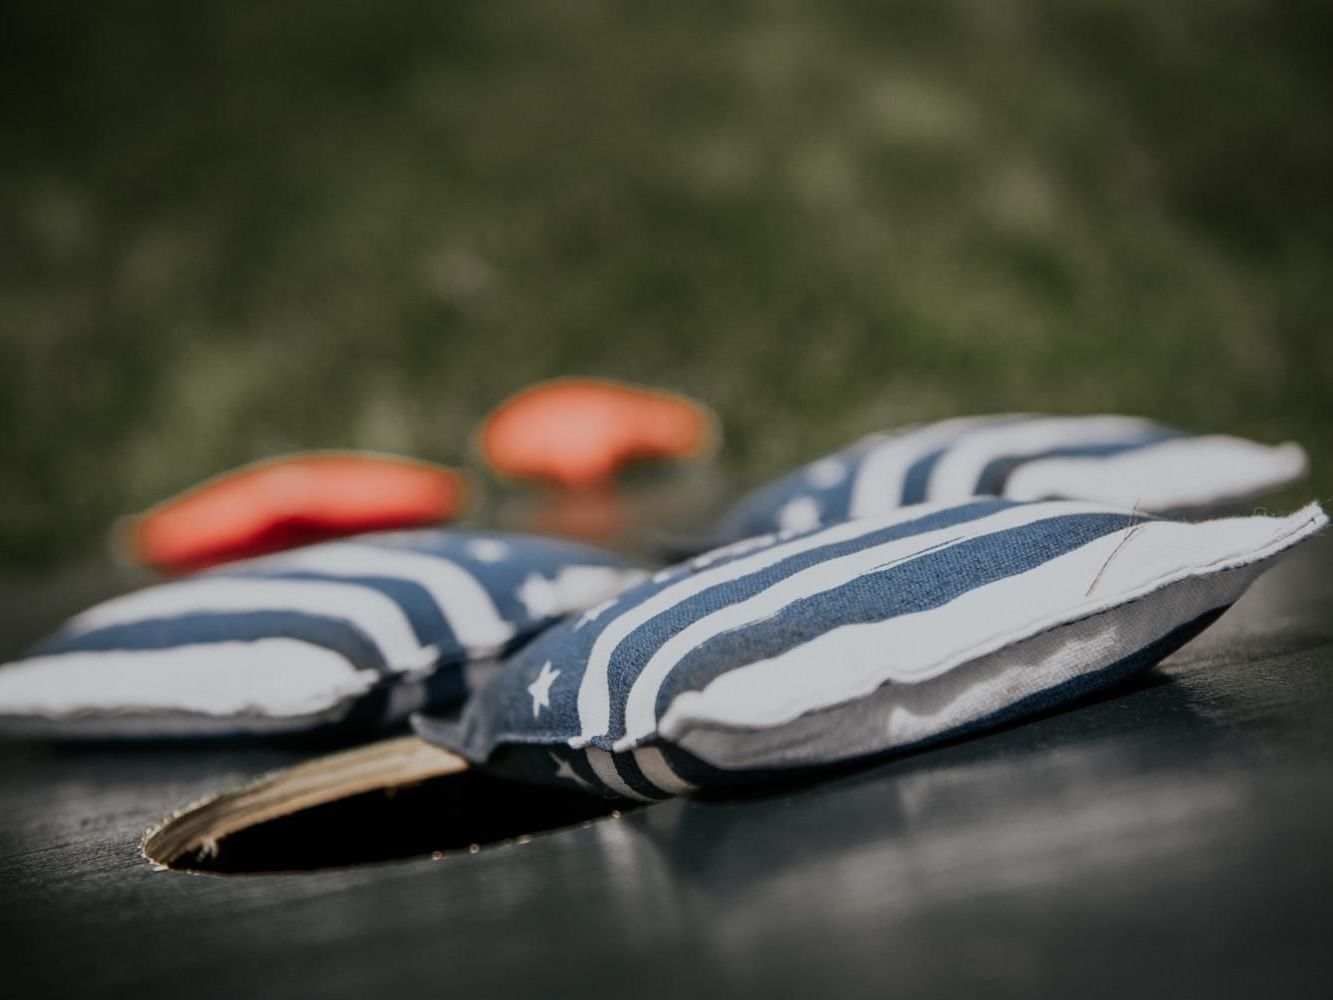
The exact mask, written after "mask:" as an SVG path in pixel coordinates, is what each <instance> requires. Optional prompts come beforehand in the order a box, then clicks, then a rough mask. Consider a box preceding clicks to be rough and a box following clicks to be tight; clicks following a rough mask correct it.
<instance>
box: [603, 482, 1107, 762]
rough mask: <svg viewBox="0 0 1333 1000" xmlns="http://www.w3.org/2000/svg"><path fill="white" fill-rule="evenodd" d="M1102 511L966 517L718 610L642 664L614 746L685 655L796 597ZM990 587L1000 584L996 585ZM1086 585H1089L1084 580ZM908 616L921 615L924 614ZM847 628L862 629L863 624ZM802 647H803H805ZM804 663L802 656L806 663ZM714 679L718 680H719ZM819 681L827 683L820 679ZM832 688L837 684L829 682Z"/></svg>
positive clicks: (651, 719) (645, 722)
mask: <svg viewBox="0 0 1333 1000" xmlns="http://www.w3.org/2000/svg"><path fill="white" fill-rule="evenodd" d="M1103 512H1105V508H1104V507H1102V506H1101V505H1093V504H1066V503H1062V504H1033V505H1031V506H1026V507H1009V508H1007V509H1005V510H1001V511H999V512H998V513H995V514H992V515H990V516H989V517H984V518H979V519H977V520H974V521H964V522H962V523H961V524H954V525H949V526H948V527H944V528H939V529H937V530H935V531H927V532H924V533H922V534H919V535H911V536H909V537H907V538H900V539H897V540H895V541H891V542H885V543H884V544H882V545H878V546H875V547H873V548H866V549H860V550H858V551H856V552H852V553H850V554H848V555H845V556H841V557H839V558H837V559H829V560H826V561H824V562H821V563H817V564H815V565H814V566H811V567H809V568H808V569H804V570H802V571H801V572H799V573H794V574H792V575H790V576H788V577H785V578H784V579H782V580H780V581H779V582H777V583H775V584H773V586H771V587H769V588H768V589H766V590H763V591H761V592H760V593H758V594H756V595H754V596H753V597H750V598H748V599H746V600H744V601H740V602H738V603H736V604H731V605H728V606H727V607H724V608H720V609H718V610H717V611H715V612H713V613H712V614H710V615H707V616H705V617H703V618H700V619H699V620H697V621H695V622H692V623H691V624H690V625H688V626H687V627H685V628H683V629H681V631H679V632H677V633H676V634H675V635H673V636H672V637H671V638H670V639H668V640H667V641H666V642H664V643H663V644H662V645H661V647H660V648H659V649H658V650H657V651H656V652H655V653H653V655H652V657H650V658H649V660H648V662H647V663H646V664H644V667H643V670H642V671H640V673H639V676H638V677H637V678H636V679H635V681H634V684H633V686H632V687H631V688H630V692H629V697H628V698H627V699H626V703H625V735H624V736H623V737H621V738H620V739H618V740H617V741H616V743H615V744H614V746H615V749H616V750H622V749H627V748H628V747H630V746H633V745H634V744H635V743H636V742H637V741H638V740H640V739H642V738H644V737H645V736H648V735H649V734H651V733H652V732H653V730H654V729H656V727H657V696H658V692H659V691H660V690H661V687H662V683H663V682H664V681H665V680H666V678H667V677H668V676H669V675H670V674H671V671H672V670H673V669H674V668H675V667H676V665H677V664H678V663H679V662H680V661H681V659H683V658H684V657H685V656H686V655H687V654H689V653H690V652H692V651H693V650H695V649H697V648H698V647H699V646H701V645H703V644H704V643H705V642H707V641H709V640H710V639H713V638H714V637H716V636H719V635H721V634H722V633H724V632H730V631H733V630H735V629H739V628H744V627H745V626H747V625H751V624H753V623H755V622H757V621H761V620H762V619H764V618H768V617H771V616H772V615H774V614H777V613H778V612H780V611H781V610H782V609H783V608H784V607H786V606H787V605H788V604H791V603H792V602H793V601H799V600H803V599H805V598H808V597H812V596H814V595H815V594H818V593H822V592H823V591H826V590H831V589H833V588H835V587H841V586H843V585H844V584H846V583H849V582H851V581H852V580H855V579H857V578H858V577H861V576H865V575H868V574H871V573H878V572H881V571H882V570H884V569H885V568H886V567H887V566H889V565H891V564H893V563H896V562H900V561H907V560H910V559H914V558H916V557H918V556H921V555H924V554H925V553H927V552H930V551H932V550H937V549H939V548H940V547H941V546H945V547H947V546H951V545H954V544H957V543H960V542H963V541H966V540H968V539H974V538H979V537H982V536H985V535H990V534H993V533H995V532H997V531H1004V530H1005V529H1008V528H1017V527H1023V526H1026V525H1030V524H1033V523H1035V522H1038V521H1044V520H1048V519H1050V518H1052V517H1062V516H1068V515H1070V514H1086V513H1103ZM1100 558H1101V559H1103V560H1104V559H1105V558H1106V556H1105V553H1103V554H1102V555H1101V556H1100ZM1015 579H1017V578H1016V577H1008V578H1006V579H1004V580H1001V581H999V583H998V586H1000V587H1006V586H1009V585H1011V584H1012V583H1013V582H1014V580H1015ZM1089 579H1090V577H1089ZM992 586H996V585H995V584H992ZM1083 586H1084V587H1085V588H1086V587H1087V582H1086V581H1085V582H1084V584H1083ZM982 589H989V588H982ZM1080 593H1081V591H1080ZM933 613H936V612H923V613H922V614H924V615H930V614H933ZM910 617H920V615H918V616H910ZM896 620H897V619H896ZM849 627H852V628H862V627H865V626H849ZM842 631H844V629H837V630H835V631H834V632H832V633H829V634H830V635H836V634H838V633H840V632H842ZM942 637H943V638H951V633H947V632H946V633H945V634H944V635H943V636H942ZM824 638H825V637H823V636H821V637H820V639H816V640H813V641H812V642H811V643H808V644H807V646H813V645H815V644H817V643H819V642H821V641H823V639H824ZM798 648H800V649H804V648H806V646H802V647H798ZM859 648H863V649H873V650H875V651H876V652H878V651H880V650H883V649H885V648H886V647H884V646H883V645H880V644H878V643H877V644H875V645H870V646H865V647H859ZM890 648H891V647H890ZM842 655H843V656H846V655H847V652H846V651H844V652H843V653H842ZM853 659H864V657H854V658H853ZM781 660H782V657H778V658H777V659H776V660H773V661H761V662H762V663H768V664H772V663H775V662H779V661H781ZM804 662H805V661H804V660H802V664H804ZM756 666H758V665H756ZM844 666H845V665H844ZM742 669H743V668H742ZM765 669H769V668H765ZM802 669H805V668H804V666H802ZM834 669H836V668H835V667H834V666H833V665H832V664H830V666H829V667H828V668H826V670H825V671H815V672H814V673H815V675H816V676H817V677H820V678H823V677H826V676H828V671H829V670H834ZM740 672H741V670H736V671H733V673H740ZM804 680H805V682H806V683H809V682H810V678H808V677H807V678H805V679H804ZM713 683H714V684H717V683H718V681H714V682H713ZM820 683H824V682H823V681H822V680H821V681H820ZM793 684H799V681H793ZM829 686H830V687H834V686H835V685H834V684H833V682H832V681H831V680H830V681H829ZM710 687H711V685H710ZM777 690H780V689H779V688H777V687H776V686H775V693H776V691H777Z"/></svg>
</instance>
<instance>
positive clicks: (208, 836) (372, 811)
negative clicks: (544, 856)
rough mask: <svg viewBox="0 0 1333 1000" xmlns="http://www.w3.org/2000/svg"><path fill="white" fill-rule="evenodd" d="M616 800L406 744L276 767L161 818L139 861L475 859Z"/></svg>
mask: <svg viewBox="0 0 1333 1000" xmlns="http://www.w3.org/2000/svg"><path fill="white" fill-rule="evenodd" d="M623 807H624V804H623V803H620V802H617V801H613V800H609V799H602V798H597V797H594V796H591V795H586V794H584V793H581V792H566V791H562V790H560V789H555V788H545V787H542V786H532V785H521V784H515V783H513V782H507V781H501V780H498V779H496V778H492V777H490V776H488V775H486V774H483V773H481V772H479V771H475V770H472V769H470V768H469V767H468V766H467V764H466V763H465V762H464V761H462V760H461V759H460V758H457V757H455V756H454V755H453V754H450V753H448V752H446V751H444V750H440V749H438V748H436V747H434V746H431V745H430V744H428V743H425V742H424V741H422V740H419V739H417V738H415V737H404V738H403V739H399V740H387V741H384V742H383V743H377V744H372V745H371V746H368V747H362V748H359V749H357V750H352V751H348V752H346V753H342V754H334V755H331V756H329V757H322V758H318V759H316V760H314V761H310V762H308V763H306V764H301V765H298V766H296V767H294V768H289V769H287V770H285V771H278V772H275V773H274V774H271V775H267V776H265V777H263V778H260V779H259V780H257V781H255V782H252V783H250V784H248V785H245V786H243V787H241V788H238V789H235V790H232V791H229V792H224V793H222V794H220V795H217V796H213V797H211V798H209V799H206V800H204V801H202V802H200V803H197V804H195V805H194V806H191V807H188V808H186V809H185V810H183V811H181V812H180V813H177V814H176V815H174V816H172V817H169V818H168V819H166V820H164V821H163V822H162V823H161V824H159V825H158V826H157V827H155V828H154V829H152V830H150V831H149V832H148V833H147V835H146V836H145V837H144V841H143V845H142V849H143V853H144V856H145V857H147V858H148V860H150V861H152V862H153V863H155V864H157V865H159V866H161V867H165V868H172V869H176V870H181V871H191V872H211V873H218V874H243V873H247V872H249V873H253V872H284V871H285V872H299V871H314V870H319V869H324V868H337V867H345V866H349V865H359V864H368V863H373V862H381V861H394V860H401V859H407V858H414V857H429V856H443V855H445V854H448V853H463V854H466V853H475V852H477V851H479V850H482V849H484V848H487V847H490V846H493V845H497V844H505V843H514V842H518V843H522V842H524V841H526V840H527V839H528V838H529V837H531V836H533V835H534V834H540V833H545V832H548V831H553V830H560V829H566V828H570V827H576V826H580V825H583V824H586V823H589V822H591V821H593V820H598V819H607V818H616V817H618V816H619V814H620V810H621V809H622V808H623Z"/></svg>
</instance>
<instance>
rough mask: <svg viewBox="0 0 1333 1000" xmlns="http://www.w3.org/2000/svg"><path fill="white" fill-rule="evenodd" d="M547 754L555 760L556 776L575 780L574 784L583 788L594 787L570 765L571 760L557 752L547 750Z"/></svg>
mask: <svg viewBox="0 0 1333 1000" xmlns="http://www.w3.org/2000/svg"><path fill="white" fill-rule="evenodd" d="M546 756H548V757H550V758H551V760H553V761H555V776H556V777H557V778H566V779H568V780H569V781H572V782H574V784H576V785H580V786H582V787H583V788H591V787H592V786H591V785H589V784H588V783H587V782H586V781H584V780H583V779H582V778H580V777H579V775H578V772H577V771H575V770H574V768H573V767H572V766H570V763H569V761H567V760H565V759H564V758H562V757H557V756H556V755H555V754H553V753H550V752H549V751H548V752H547V754H546Z"/></svg>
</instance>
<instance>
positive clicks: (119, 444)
mask: <svg viewBox="0 0 1333 1000" xmlns="http://www.w3.org/2000/svg"><path fill="white" fill-rule="evenodd" d="M1330 43H1333V8H1330V6H1329V5H1328V4H1326V3H1302V2H1299V0H1291V2H1283V3H1277V2H1274V3H1259V2H1255V0H1210V2H1207V3H1203V2H1173V3H1162V2H1160V0H1116V2H1111V0H1063V2H1058V3H1057V2H1050V3H1041V2H1036V0H976V2H961V0H929V2H925V0H888V2H882V0H876V2H868V0H867V2H846V3H808V4H796V3H749V4H746V3H737V4H727V5H721V4H716V3H704V2H697V3H696V2H690V3H671V4H653V5H648V4H627V3H626V4H613V3H597V2H572V0H571V2H543V3H540V4H519V3H508V2H494V3H484V4H473V3H469V4H465V3H451V2H441V0H423V2H407V3H387V2H385V3H379V4H361V3H353V2H350V0H338V2H327V3H321V4H318V5H309V6H308V8H303V9H298V7H297V6H296V5H291V4H274V3H269V2H259V0H227V2H215V0H203V2H197V3H193V4H188V5H182V4H172V3H166V2H157V0H123V2H117V3H110V4H86V3H70V2H65V0H9V2H7V3H6V4H5V5H4V7H3V9H2V10H0V419H2V420H3V426H4V430H5V433H4V434H3V435H0V470H3V487H2V488H0V562H3V563H5V564H8V565H11V566H25V565H33V564H38V563H43V562H52V561H58V560H64V559H67V558H71V557H74V556H77V555H78V554H79V553H86V552H87V551H88V550H89V548H90V546H95V545H97V544H99V540H100V537H101V534H102V532H103V531H104V530H105V527H106V525H107V523H108V521H109V519H110V518H111V517H112V516H113V515H115V514H118V513H123V512H126V511H131V510H136V509H140V508H142V507H144V506H146V505H148V504H150V503H151V502H153V501H155V500H157V499H159V498H161V497H163V496H165V495H167V494H168V493H171V492H173V491H175V490H177V489H180V488H182V487H184V486H186V485H188V484H190V483H192V482H194V481H196V480H199V479H201V478H203V477H205V476H207V475H210V474H212V473H214V472H216V471H218V470H220V469H222V468H226V467H229V466H232V465H235V464H238V463H241V462H244V461H247V460H250V459H252V458H255V457H259V456H263V455H267V454H271V453H275V452H280V451H284V450H288V449H295V448H307V447H355V448H374V449H383V450H387V451H396V452H406V453H410V454H415V455H419V456H422V457H426V458H430V459H434V460H438V461H443V462H447V463H452V462H457V461H459V460H461V459H462V458H463V457H464V445H465V441H466V437H467V435H468V433H469V431H470V429H471V428H472V426H473V425H474V423H475V422H476V421H477V420H478V419H479V418H480V417H481V416H482V415H483V414H484V413H485V412H486V410H487V409H488V408H489V407H490V406H491V405H492V404H493V403H494V402H496V401H497V400H498V399H499V398H501V397H502V396H504V395H506V394H508V393H509V392H511V391H512V390H514V389H515V388H517V387H519V386H521V385H522V384H524V383H526V382H528V381H530V380H533V379H538V378H542V377H547V376H553V375H558V374H563V373H570V372H574V373H588V374H605V375H611V376H619V377H624V378H630V379H635V380H641V381H646V382H651V383H657V384H664V385H668V386H672V387H675V388H678V389H682V390H684V391H687V392H689V393H692V394H695V395H697V396H700V397H703V398H705V399H707V400H709V401H710V402H711V403H712V404H713V405H714V406H715V407H716V408H717V409H718V410H719V411H720V413H721V415H722V417H723V419H724V421H725V425H726V430H727V434H728V440H727V447H726V452H725V461H726V463H727V468H728V469H729V470H730V472H731V474H732V475H733V476H734V478H735V479H737V480H740V481H745V482H752V481H756V480H758V479H761V478H763V477H765V476H767V475H770V474H773V473H776V472H778V471H781V470H784V469H786V468H788V467H790V466H792V465H793V464H795V463H796V462H797V461H800V460H803V459H806V458H809V457H811V456H813V455H816V454H818V453H820V452H822V451H825V450H828V449H831V448H833V447H837V446H840V445H842V444H844V443H846V442H847V441H848V440H849V439H851V438H853V437H855V436H857V435H859V434H861V433H863V432H865V431H868V430H871V429H877V428H881V427H886V426H891V425H894V424H898V423H903V422H907V421H913V420H919V419H927V418H935V417H943V416H948V415H953V414H957V413H962V412H984V411H990V410H1006V409H1035V410H1050V411H1059V412H1082V411H1123V412H1130V413H1138V414H1144V415H1148V416H1153V417H1158V418H1161V419H1165V420H1168V421H1172V422H1177V423H1180V424H1184V425H1188V426H1192V427H1197V428H1200V429H1208V430H1225V431H1230V432H1237V433H1245V434H1250V435H1254V436H1256V437H1259V438H1262V439H1265V440H1285V439H1296V440H1299V441H1301V442H1302V443H1304V444H1305V445H1306V447H1307V448H1308V449H1309V450H1310V452H1311V455H1312V457H1313V460H1314V462H1315V470H1314V479H1313V481H1312V483H1310V484H1308V485H1307V488H1306V489H1304V490H1301V491H1298V493H1299V494H1301V495H1304V496H1307V497H1308V496H1309V495H1311V494H1312V493H1313V494H1315V495H1322V496H1325V497H1327V496H1329V495H1330V493H1333V471H1331V470H1333V427H1331V426H1330V420H1329V418H1330V416H1331V415H1333V404H1330V391H1331V390H1333V337H1330V336H1329V327H1330V322H1329V321H1330V313H1331V307H1333V284H1330V277H1331V276H1333V268H1331V267H1330V264H1331V263H1333V195H1330V178H1333V101H1330V95H1333V59H1330V58H1329V52H1330V51H1333V44H1330Z"/></svg>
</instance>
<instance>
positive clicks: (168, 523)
mask: <svg viewBox="0 0 1333 1000" xmlns="http://www.w3.org/2000/svg"><path fill="white" fill-rule="evenodd" d="M467 498H468V487H467V481H466V479H465V478H464V476H463V474H462V473H460V472H458V471H456V470H454V469H447V468H444V467H442V466H437V465H430V464H428V463H425V462H418V461H414V460H412V459H407V458H400V457H396V456H392V455H376V454H369V453H365V452H309V453H304V454H295V455H281V456H278V457H276V458H270V459H265V460H263V461H259V462H255V463H253V464H251V465H244V466H241V467H240V468H239V469H233V470H231V471H229V472H224V473H222V474H220V475H218V476H214V477H213V478H212V479H208V480H205V481H204V482H202V483H200V484H199V485H197V486H193V487H191V488H190V489H188V490H186V491H184V492H183V493H179V494H177V495H176V496H174V497H171V498H170V499H168V500H164V501H163V502H161V503H159V504H157V505H156V506H155V507H153V508H151V509H150V510H148V511H147V512H145V513H143V514H140V515H137V516H134V517H130V518H126V519H125V520H124V521H122V522H120V524H119V525H118V526H117V530H116V538H115V541H116V544H117V548H118V549H119V550H120V551H121V552H122V553H123V554H124V555H125V557H126V558H127V559H129V560H130V561H132V562H135V563H138V564H141V565H145V566H152V567H154V568H156V569H159V570H163V571H165V572H168V573H188V572H191V571H193V570H198V569H203V568H205V567H207V566H212V565H216V564H218V563H224V562H229V561H231V560H233V559H242V558H246V557H249V556H257V555H263V554H265V553H269V552H278V551H281V550H282V549H289V548H294V547H296V546H298V545H307V544H309V543H311V542H317V541H322V540H325V539H329V538H336V537H340V536H343V535H352V534H358V533H360V532H364V531H381V530H387V529H394V528H407V527H414V526H419V525H425V524H435V523H439V522H442V521H450V520H453V519H454V518H457V517H458V516H459V515H461V514H462V513H463V512H464V510H465V509H466V506H467Z"/></svg>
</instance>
